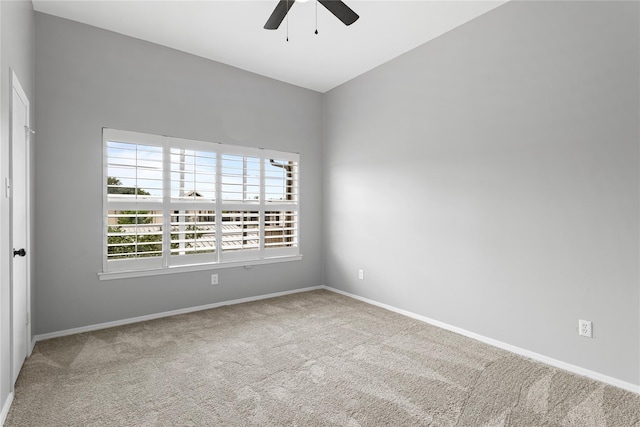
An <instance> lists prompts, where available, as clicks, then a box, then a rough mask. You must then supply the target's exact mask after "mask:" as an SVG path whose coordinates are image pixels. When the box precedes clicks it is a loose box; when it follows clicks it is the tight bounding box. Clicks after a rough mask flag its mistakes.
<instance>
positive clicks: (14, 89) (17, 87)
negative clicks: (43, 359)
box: [8, 68, 33, 391]
mask: <svg viewBox="0 0 640 427" xmlns="http://www.w3.org/2000/svg"><path fill="white" fill-rule="evenodd" d="M10 71H11V87H10V90H11V92H10V95H9V182H10V183H11V184H10V185H11V192H10V196H11V197H10V198H9V233H10V235H9V239H8V240H9V254H10V257H11V262H10V263H9V285H10V286H9V294H10V301H11V310H10V312H11V313H10V318H9V319H10V330H11V344H10V347H11V353H10V363H11V365H10V366H11V378H13V375H14V374H15V373H14V372H13V353H14V352H13V350H14V349H13V343H14V328H13V247H14V246H13V224H14V222H13V201H14V194H13V182H14V170H15V165H14V164H13V150H14V141H13V101H14V97H15V96H16V93H17V96H19V97H20V98H21V99H22V101H23V102H24V104H25V105H26V108H27V115H26V120H25V121H26V128H25V129H24V132H25V141H24V143H25V147H24V150H25V193H26V194H25V197H26V200H25V203H26V214H27V218H26V241H27V248H28V251H29V252H28V254H29V255H28V256H27V257H26V264H27V272H26V287H27V289H26V293H27V298H26V300H27V301H26V304H27V307H26V314H27V319H26V320H27V327H26V335H27V336H26V337H25V338H26V346H27V348H26V356H27V357H29V356H30V355H31V351H32V350H33V343H32V342H31V258H32V245H31V216H32V215H31V134H32V132H33V131H32V130H31V128H30V125H31V111H30V108H31V104H30V101H29V97H27V94H26V93H25V91H24V89H23V88H22V85H21V84H20V80H19V79H18V76H17V75H16V73H15V71H14V70H13V69H11V68H10ZM14 387H15V384H14V383H13V380H11V391H13V390H14Z"/></svg>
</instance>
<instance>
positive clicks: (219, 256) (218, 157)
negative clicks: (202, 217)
mask: <svg viewBox="0 0 640 427" xmlns="http://www.w3.org/2000/svg"><path fill="white" fill-rule="evenodd" d="M215 213H216V215H215V218H216V224H215V226H216V252H215V262H221V261H222V150H221V149H220V148H219V147H216V204H215Z"/></svg>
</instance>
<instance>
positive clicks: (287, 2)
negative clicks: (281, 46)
mask: <svg viewBox="0 0 640 427" xmlns="http://www.w3.org/2000/svg"><path fill="white" fill-rule="evenodd" d="M294 1H295V0H294ZM287 41H289V0H287Z"/></svg>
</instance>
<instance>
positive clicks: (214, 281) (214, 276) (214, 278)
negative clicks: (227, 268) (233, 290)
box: [211, 274, 218, 285]
mask: <svg viewBox="0 0 640 427" xmlns="http://www.w3.org/2000/svg"><path fill="white" fill-rule="evenodd" d="M211 284H212V285H217V284H218V275H217V274H212V275H211Z"/></svg>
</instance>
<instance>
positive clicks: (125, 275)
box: [98, 255, 302, 280]
mask: <svg viewBox="0 0 640 427" xmlns="http://www.w3.org/2000/svg"><path fill="white" fill-rule="evenodd" d="M301 259H302V255H291V256H282V257H276V258H266V259H257V260H244V261H232V262H220V263H215V264H193V265H179V266H174V267H168V268H155V269H151V270H132V271H114V272H107V273H98V277H99V278H100V280H116V279H129V278H132V277H146V276H162V275H164V274H173V273H188V272H191V271H203V270H218V269H220V268H233V267H245V268H251V267H252V266H254V265H263V264H275V263H279V262H289V261H300V260H301Z"/></svg>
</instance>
